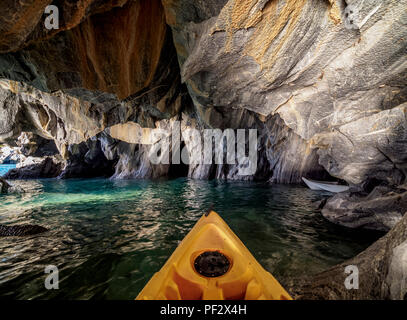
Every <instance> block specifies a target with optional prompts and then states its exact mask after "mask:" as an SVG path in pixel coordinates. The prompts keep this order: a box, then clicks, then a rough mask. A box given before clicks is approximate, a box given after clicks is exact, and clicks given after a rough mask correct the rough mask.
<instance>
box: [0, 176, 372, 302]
mask: <svg viewBox="0 0 407 320" xmlns="http://www.w3.org/2000/svg"><path fill="white" fill-rule="evenodd" d="M13 183H16V184H19V185H20V186H21V187H23V188H24V189H25V190H26V191H27V192H26V193H25V194H19V195H0V224H27V223H30V224H40V225H42V226H45V227H47V228H49V229H50V231H49V232H47V233H44V234H42V235H36V236H30V237H22V238H17V237H7V238H0V298H7V297H9V298H17V299H50V298H65V299H89V298H94V299H134V298H135V297H136V296H137V294H138V293H139V291H140V290H141V289H142V288H143V286H144V285H145V284H146V283H147V281H148V280H149V279H150V277H151V276H152V275H153V273H154V272H156V271H158V270H159V269H160V267H161V266H162V265H163V264H164V262H165V261H166V260H167V259H168V257H169V256H170V255H171V253H172V252H173V250H174V249H175V248H176V246H177V244H178V243H179V241H180V240H182V239H183V237H184V236H185V235H186V234H187V232H188V231H189V230H190V229H191V228H192V226H193V225H194V224H195V222H196V221H197V220H198V219H199V217H200V216H201V215H202V214H203V213H204V212H205V211H206V210H207V209H208V208H209V207H210V205H211V204H213V206H214V209H215V210H216V211H217V212H218V213H219V214H220V215H221V216H222V217H223V218H224V219H225V220H226V222H227V223H228V224H229V226H230V227H231V228H232V229H233V230H234V231H235V233H236V234H237V235H238V236H239V237H240V239H241V240H242V241H243V242H244V243H245V244H246V246H247V247H248V248H249V250H250V251H251V252H252V253H253V255H254V256H255V257H256V258H257V259H258V260H259V262H260V263H261V264H262V265H263V266H264V267H265V268H266V269H267V270H268V271H270V272H272V273H273V275H275V276H276V278H277V279H278V280H279V281H280V282H282V283H283V284H284V283H285V282H286V281H288V280H289V279H290V278H292V277H296V276H300V275H309V274H313V273H316V272H319V271H322V270H323V269H325V268H327V267H329V266H331V265H334V264H336V263H339V262H342V261H343V260H345V259H348V258H350V257H352V256H354V255H356V254H357V253H359V252H360V251H362V250H363V249H365V248H366V247H367V246H368V245H370V244H371V243H372V242H373V241H374V240H375V239H376V238H377V236H378V235H377V234H373V233H365V232H360V231H352V230H346V229H343V228H340V227H337V226H334V225H332V224H330V223H329V222H327V221H325V220H324V219H323V218H322V217H321V215H320V214H319V213H318V212H316V211H315V210H314V205H313V204H312V202H314V201H316V200H319V199H321V198H322V197H323V194H321V193H319V192H315V191H311V190H309V189H306V188H302V187H292V186H270V185H265V184H259V183H247V182H245V183H224V182H219V181H209V182H208V181H193V180H188V179H177V180H170V181H154V182H151V181H110V180H104V179H94V180H68V181H62V180H38V181H16V182H13ZM47 265H56V266H58V268H59V271H60V283H59V287H60V289H59V290H51V291H50V290H46V289H45V288H44V280H45V277H46V276H47V275H46V274H45V273H44V269H45V267H46V266H47Z"/></svg>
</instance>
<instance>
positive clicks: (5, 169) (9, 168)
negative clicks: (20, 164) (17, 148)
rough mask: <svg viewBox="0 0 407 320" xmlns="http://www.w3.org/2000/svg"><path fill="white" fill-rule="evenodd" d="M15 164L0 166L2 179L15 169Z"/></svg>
mask: <svg viewBox="0 0 407 320" xmlns="http://www.w3.org/2000/svg"><path fill="white" fill-rule="evenodd" d="M15 167H16V165H15V164H0V177H1V176H3V175H5V174H6V173H7V172H8V171H9V170H11V169H14V168H15Z"/></svg>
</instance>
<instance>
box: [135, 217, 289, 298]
mask: <svg viewBox="0 0 407 320" xmlns="http://www.w3.org/2000/svg"><path fill="white" fill-rule="evenodd" d="M137 300H292V298H291V297H290V295H289V294H288V293H287V291H285V290H284V289H283V287H282V286H281V285H280V284H279V283H278V281H277V280H276V279H275V278H274V277H273V276H272V275H271V274H270V273H269V272H267V271H266V270H264V269H263V267H262V266H261V265H260V264H259V263H258V262H257V261H256V259H255V258H254V257H253V256H252V254H251V253H250V252H249V250H248V249H247V248H246V247H245V246H244V244H243V243H242V242H241V241H240V239H239V238H238V237H237V236H236V235H235V234H234V233H233V231H232V230H231V229H230V228H229V227H228V225H227V224H226V223H225V222H224V221H223V220H222V218H221V217H220V216H219V215H218V214H217V213H216V212H214V211H211V212H210V213H209V214H206V215H204V216H202V218H201V219H199V221H198V222H197V223H196V225H195V226H194V227H193V228H192V230H191V231H190V232H189V233H188V234H187V236H186V237H185V238H184V240H182V242H181V243H180V244H179V246H178V248H177V249H176V250H175V251H174V253H173V254H172V255H171V257H170V258H169V259H168V260H167V262H166V263H165V265H164V266H163V267H162V268H161V270H160V271H159V272H157V273H156V274H155V275H154V276H153V277H152V278H151V279H150V281H149V282H148V283H147V285H146V286H145V287H144V289H143V290H142V291H141V292H140V294H139V295H138V296H137Z"/></svg>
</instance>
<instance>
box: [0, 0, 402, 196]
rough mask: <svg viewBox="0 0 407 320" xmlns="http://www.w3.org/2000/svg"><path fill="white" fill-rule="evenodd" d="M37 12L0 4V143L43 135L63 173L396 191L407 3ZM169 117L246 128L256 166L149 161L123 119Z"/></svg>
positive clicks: (137, 4) (95, 6) (322, 1)
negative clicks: (48, 22) (241, 171)
mask: <svg viewBox="0 0 407 320" xmlns="http://www.w3.org/2000/svg"><path fill="white" fill-rule="evenodd" d="M48 4H50V1H39V0H38V1H34V0H31V1H26V2H24V3H18V4H14V5H10V4H6V3H3V4H2V5H0V6H2V9H3V12H4V15H3V16H2V18H1V20H0V30H1V31H3V32H2V34H1V35H0V51H1V53H2V54H0V77H1V78H2V79H1V80H0V105H1V106H2V110H3V111H2V113H1V116H0V141H3V142H6V143H9V144H13V143H15V141H16V139H17V137H18V136H19V135H20V133H21V132H23V131H24V132H31V133H32V134H34V135H35V136H37V137H42V138H43V139H46V141H51V140H53V141H54V143H55V145H56V148H57V149H58V152H59V153H60V155H61V156H62V158H63V159H64V161H65V162H64V164H63V169H62V173H61V175H60V176H61V177H65V178H68V177H76V176H82V175H84V174H85V173H87V174H89V175H90V176H94V175H99V174H102V173H104V174H103V175H105V176H106V175H112V176H113V177H115V178H131V177H133V178H156V177H165V176H170V175H174V173H175V176H177V175H188V176H189V177H191V178H199V179H210V178H219V179H230V180H236V179H241V180H265V181H271V182H277V183H278V182H282V183H292V182H295V183H298V182H300V181H301V177H302V176H307V177H309V178H320V179H325V178H332V177H334V178H337V179H342V180H345V181H346V182H348V183H349V184H350V185H352V187H353V188H355V189H356V190H363V188H364V187H363V186H364V185H366V183H368V182H369V181H372V179H376V180H377V184H376V185H380V184H386V185H388V186H390V187H395V186H397V185H401V184H403V183H404V182H405V178H406V163H407V161H406V155H407V153H406V151H405V150H406V148H405V140H406V134H407V132H406V118H405V108H406V104H405V102H406V101H407V89H406V68H407V61H406V54H405V53H406V47H407V40H406V39H407V28H405V24H406V21H407V14H406V12H405V7H406V5H407V0H401V1H396V0H384V1H378V0H371V1H358V0H354V1H340V0H284V1H283V0H250V1H240V0H222V1H212V0H211V1H201V0H200V1H194V2H191V1H187V0H162V1H159V0H128V1H126V0H121V1H104V2H100V1H92V0H89V1H77V2H75V3H70V2H61V3H57V4H56V5H57V6H58V8H59V10H60V19H61V21H60V28H59V29H57V30H47V29H46V28H44V19H45V17H46V14H44V9H45V7H46V6H47V5H48ZM3 7H4V8H3ZM174 120H177V121H180V122H181V123H182V126H183V127H182V128H183V130H187V129H197V130H200V131H202V130H203V129H205V128H219V129H227V128H230V129H232V130H236V129H239V128H246V129H257V130H258V137H259V140H258V141H259V144H258V156H257V170H256V171H255V172H254V173H253V174H251V175H249V176H239V175H238V174H237V172H238V168H239V165H230V164H229V165H224V164H215V165H207V164H190V165H189V166H188V168H184V167H183V166H180V167H174V166H173V165H158V166H157V165H153V164H151V163H150V162H149V158H148V156H147V154H148V153H149V152H150V151H151V148H152V147H151V144H145V143H144V141H142V140H138V139H137V138H135V137H134V135H133V134H132V132H133V131H132V130H133V129H134V126H135V125H137V126H140V127H141V128H144V129H146V130H147V131H148V130H150V129H153V128H160V127H168V123H169V122H171V121H174ZM184 146H185V147H186V148H187V152H188V155H189V158H191V157H194V156H196V153H199V150H198V149H197V148H196V146H195V145H194V144H193V143H191V141H190V140H189V139H188V138H186V139H184V141H183V142H182V147H184ZM42 149H44V148H39V150H42ZM39 152H40V153H41V151H39Z"/></svg>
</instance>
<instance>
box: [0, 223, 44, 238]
mask: <svg viewBox="0 0 407 320" xmlns="http://www.w3.org/2000/svg"><path fill="white" fill-rule="evenodd" d="M46 231H48V229H47V228H44V227H41V226H37V225H29V224H28V225H19V226H6V225H1V224H0V237H11V236H17V237H22V236H30V235H34V234H39V233H43V232H46Z"/></svg>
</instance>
